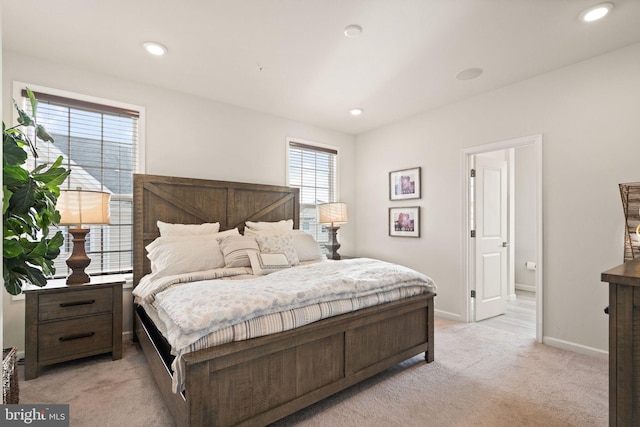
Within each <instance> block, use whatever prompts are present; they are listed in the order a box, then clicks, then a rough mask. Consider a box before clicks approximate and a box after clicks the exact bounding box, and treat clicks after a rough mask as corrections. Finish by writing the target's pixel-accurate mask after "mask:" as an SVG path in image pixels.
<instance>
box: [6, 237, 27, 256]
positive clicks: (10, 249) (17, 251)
mask: <svg viewBox="0 0 640 427" xmlns="http://www.w3.org/2000/svg"><path fill="white" fill-rule="evenodd" d="M22 253H23V252H22V246H21V245H20V242H19V241H18V240H16V239H3V242H2V256H3V258H15V257H17V256H19V255H21V254H22Z"/></svg>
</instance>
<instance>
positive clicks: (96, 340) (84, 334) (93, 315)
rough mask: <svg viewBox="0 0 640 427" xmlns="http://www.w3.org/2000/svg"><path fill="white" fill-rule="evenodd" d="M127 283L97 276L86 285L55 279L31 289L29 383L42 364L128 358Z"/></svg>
mask: <svg viewBox="0 0 640 427" xmlns="http://www.w3.org/2000/svg"><path fill="white" fill-rule="evenodd" d="M124 282H125V281H124V279H121V277H114V276H97V277H92V278H91V282H90V283H87V284H83V285H67V284H66V279H55V280H49V281H48V283H47V286H45V287H43V288H37V287H34V286H31V287H29V288H28V289H25V290H24V295H25V362H24V365H25V366H24V376H25V380H30V379H33V378H36V377H37V376H38V369H39V368H40V367H42V366H47V365H53V364H55V363H60V362H65V361H68V360H74V359H79V358H82V357H87V356H94V355H96V354H102V353H111V354H112V357H113V360H117V359H120V358H122V285H123V283H124Z"/></svg>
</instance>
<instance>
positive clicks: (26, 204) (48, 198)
mask: <svg viewBox="0 0 640 427" xmlns="http://www.w3.org/2000/svg"><path fill="white" fill-rule="evenodd" d="M27 95H28V97H29V100H30V102H31V111H32V116H30V115H29V114H27V113H25V112H24V111H23V110H22V109H21V108H20V107H19V106H18V104H17V103H16V102H15V100H14V101H13V103H14V105H15V107H16V109H17V110H18V116H19V117H18V123H19V124H18V125H16V126H14V127H11V128H8V129H7V128H6V127H5V124H4V122H2V149H3V156H2V175H3V186H2V192H3V207H2V220H3V221H2V228H3V239H4V240H3V252H2V256H3V258H2V275H3V278H4V286H5V289H6V290H7V292H9V293H10V294H11V295H17V294H19V293H21V292H22V287H23V285H24V283H31V284H34V285H36V286H45V285H46V284H47V277H52V276H53V274H54V273H55V267H54V265H53V261H54V259H55V258H56V257H57V256H58V255H59V254H60V246H62V244H63V242H64V239H63V237H62V233H61V232H60V231H58V232H57V233H55V235H54V236H53V237H49V227H50V226H52V225H57V224H58V222H59V221H60V213H59V212H58V211H57V210H56V202H57V200H58V196H59V195H60V185H61V184H62V183H63V182H64V180H65V179H66V178H67V176H68V175H69V173H70V171H69V170H67V169H65V168H63V167H61V164H62V156H60V157H58V159H57V160H56V161H55V162H54V163H53V164H52V165H40V166H38V167H36V168H35V169H33V170H31V171H29V170H27V169H26V167H25V163H26V161H27V157H28V151H31V154H32V155H33V156H34V157H38V152H37V148H36V144H35V142H34V141H32V140H31V138H29V136H28V135H27V134H26V133H25V132H24V131H23V130H22V129H21V128H20V126H22V127H24V128H34V129H35V138H34V139H35V140H36V141H37V139H41V140H43V141H50V142H53V138H52V137H51V136H50V135H49V134H48V133H47V131H46V130H45V128H44V127H43V126H42V125H39V124H38V123H37V122H36V111H37V105H38V101H37V100H36V98H35V96H34V94H33V92H32V91H31V90H29V88H27Z"/></svg>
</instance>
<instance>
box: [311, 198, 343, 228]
mask: <svg viewBox="0 0 640 427" xmlns="http://www.w3.org/2000/svg"><path fill="white" fill-rule="evenodd" d="M318 216H319V217H320V218H319V222H320V224H331V225H332V226H333V224H345V223H346V222H347V204H346V203H341V202H335V203H322V204H320V205H318Z"/></svg>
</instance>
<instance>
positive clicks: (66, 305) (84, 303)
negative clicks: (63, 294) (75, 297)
mask: <svg viewBox="0 0 640 427" xmlns="http://www.w3.org/2000/svg"><path fill="white" fill-rule="evenodd" d="M94 302H96V300H94V299H88V300H84V301H74V302H63V303H60V307H73V306H76V305H89V304H93V303H94Z"/></svg>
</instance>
